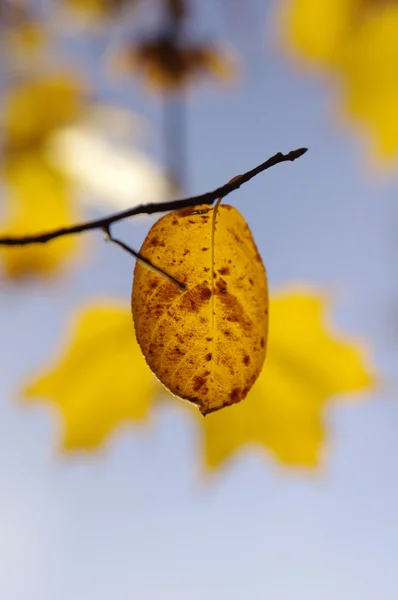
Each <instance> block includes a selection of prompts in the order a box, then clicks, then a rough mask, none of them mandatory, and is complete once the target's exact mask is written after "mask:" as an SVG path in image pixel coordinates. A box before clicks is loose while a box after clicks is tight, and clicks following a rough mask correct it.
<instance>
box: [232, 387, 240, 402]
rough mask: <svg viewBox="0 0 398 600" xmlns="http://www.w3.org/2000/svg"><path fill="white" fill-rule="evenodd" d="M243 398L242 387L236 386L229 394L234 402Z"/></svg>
mask: <svg viewBox="0 0 398 600" xmlns="http://www.w3.org/2000/svg"><path fill="white" fill-rule="evenodd" d="M241 398H242V392H241V390H240V388H234V389H233V390H232V392H231V393H230V395H229V399H230V400H231V402H232V403H235V402H239V400H240V399H241Z"/></svg>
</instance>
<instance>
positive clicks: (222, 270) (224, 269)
mask: <svg viewBox="0 0 398 600" xmlns="http://www.w3.org/2000/svg"><path fill="white" fill-rule="evenodd" d="M218 272H219V273H220V275H229V274H230V270H229V267H223V268H222V269H219V270H218Z"/></svg>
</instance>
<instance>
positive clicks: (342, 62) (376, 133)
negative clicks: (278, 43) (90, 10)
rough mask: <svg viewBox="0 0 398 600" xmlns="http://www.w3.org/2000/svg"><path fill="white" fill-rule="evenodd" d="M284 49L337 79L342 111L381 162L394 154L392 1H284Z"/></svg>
mask: <svg viewBox="0 0 398 600" xmlns="http://www.w3.org/2000/svg"><path fill="white" fill-rule="evenodd" d="M281 17H282V18H281V22H282V27H283V30H284V40H285V43H286V46H287V47H288V48H289V50H291V51H293V52H294V53H297V54H299V55H300V56H301V57H302V58H303V59H304V61H306V62H307V63H309V64H316V65H317V66H318V67H320V68H321V69H326V70H329V71H330V72H331V73H332V74H333V75H335V76H337V79H338V81H339V82H340V83H341V86H342V90H343V104H344V110H345V112H346V113H347V114H348V115H349V117H350V118H352V119H354V120H356V121H358V122H360V123H361V124H362V125H363V126H364V127H365V128H366V130H367V132H368V134H369V138H370V141H371V144H372V148H373V149H374V150H375V154H376V155H379V156H380V157H381V158H384V159H387V158H390V159H391V158H393V157H394V156H395V155H396V154H397V152H398V117H397V109H396V107H397V106H398V70H397V64H398V43H397V40H398V4H397V3H396V2H394V1H392V0H321V1H319V2H313V0H286V2H285V3H284V5H283V9H282V15H281Z"/></svg>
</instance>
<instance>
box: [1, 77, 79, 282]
mask: <svg viewBox="0 0 398 600" xmlns="http://www.w3.org/2000/svg"><path fill="white" fill-rule="evenodd" d="M81 103H82V88H81V87H79V84H78V82H77V81H76V80H75V79H73V78H72V77H71V76H69V75H67V74H63V75H57V76H47V77H45V78H42V79H35V80H29V81H28V82H25V83H23V84H22V85H20V86H18V87H16V88H14V89H12V90H10V91H9V92H8V93H7V94H6V96H5V99H4V109H3V111H2V115H1V124H2V128H3V129H2V131H3V144H4V152H3V161H2V164H1V167H0V169H1V174H2V177H3V180H4V183H5V184H6V188H7V189H6V193H5V212H6V217H5V219H6V220H5V222H3V223H0V230H1V233H2V235H10V236H12V235H22V236H23V235H24V234H29V233H37V232H42V231H45V230H49V229H55V228H57V227H61V226H65V225H70V224H71V223H72V222H73V221H76V220H77V214H76V212H75V209H74V204H73V199H72V188H71V185H70V184H69V183H68V180H67V178H66V177H64V176H62V174H61V173H60V172H59V171H58V170H57V169H56V168H54V167H53V166H52V165H51V164H50V162H49V157H48V156H47V144H48V141H49V139H50V138H51V136H52V135H54V133H55V132H56V131H57V130H58V129H59V128H60V127H62V126H65V125H66V124H67V123H69V122H70V121H71V120H73V119H74V118H76V117H77V115H78V114H80V111H81V110H82V104H81ZM76 248H77V240H76V239H74V238H71V237H65V238H63V239H60V240H57V241H55V242H53V243H52V244H51V247H50V246H48V245H47V246H45V245H38V244H36V245H29V246H23V247H20V248H15V247H13V248H2V250H1V252H0V255H1V258H2V260H3V265H4V272H5V275H6V276H7V277H8V278H10V279H18V278H20V277H26V276H28V275H38V274H40V275H45V276H49V275H51V274H53V273H55V272H56V271H57V270H58V268H59V267H60V266H62V265H64V264H66V262H67V261H68V260H69V258H70V256H71V253H72V251H73V250H74V249H76Z"/></svg>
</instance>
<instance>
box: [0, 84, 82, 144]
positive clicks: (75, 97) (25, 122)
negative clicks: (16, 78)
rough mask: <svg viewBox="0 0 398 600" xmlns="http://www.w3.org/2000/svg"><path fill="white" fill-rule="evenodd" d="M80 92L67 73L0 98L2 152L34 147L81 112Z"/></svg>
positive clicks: (28, 85)
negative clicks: (1, 105) (0, 104)
mask: <svg viewBox="0 0 398 600" xmlns="http://www.w3.org/2000/svg"><path fill="white" fill-rule="evenodd" d="M82 101H83V91H82V88H81V86H80V84H79V83H78V82H77V81H76V80H75V79H74V78H73V77H72V76H69V75H67V74H62V75H53V76H48V77H44V78H42V79H34V80H31V81H28V82H25V83H23V84H22V85H20V86H18V87H16V88H13V89H11V90H10V91H9V92H8V93H7V94H6V95H5V98H4V99H3V109H2V116H1V125H2V133H3V144H4V147H5V153H6V154H10V153H15V152H17V151H22V150H27V149H32V148H37V147H38V146H40V145H41V144H43V143H44V142H45V141H46V139H47V137H48V136H49V135H50V134H51V133H53V132H54V131H55V130H56V129H57V128H59V127H61V126H63V125H66V124H68V123H69V122H70V121H72V120H73V119H75V118H76V117H77V116H78V115H79V113H80V111H81V110H82Z"/></svg>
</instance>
